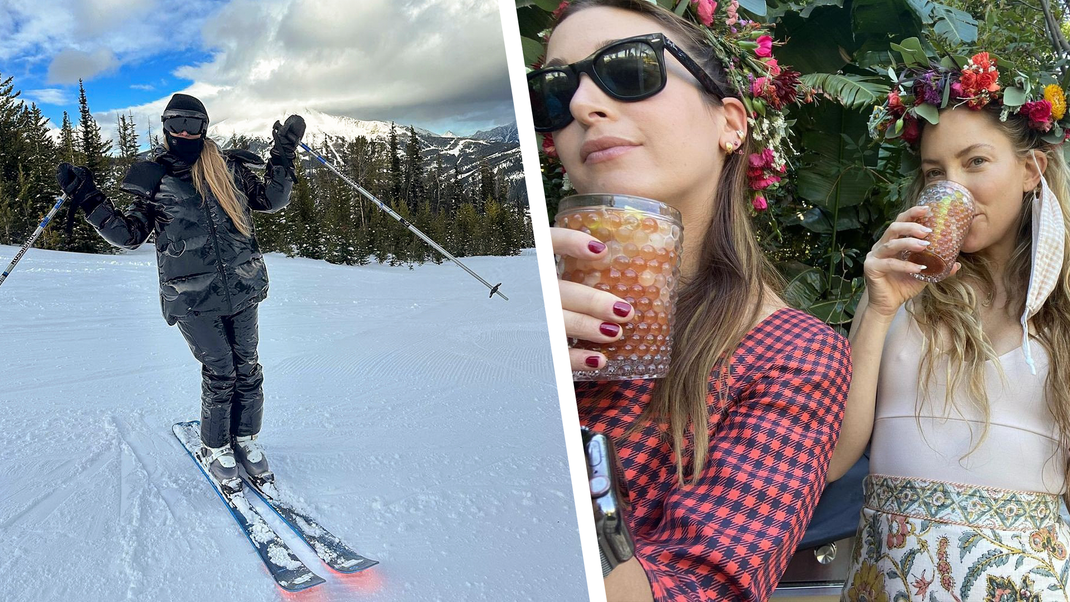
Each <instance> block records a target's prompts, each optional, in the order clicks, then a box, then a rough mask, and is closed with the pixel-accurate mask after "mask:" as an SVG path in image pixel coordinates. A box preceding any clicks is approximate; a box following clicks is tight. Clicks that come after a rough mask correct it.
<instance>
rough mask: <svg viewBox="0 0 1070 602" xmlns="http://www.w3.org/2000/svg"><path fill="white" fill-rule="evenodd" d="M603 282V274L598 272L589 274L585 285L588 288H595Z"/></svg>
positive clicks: (584, 280) (584, 281)
mask: <svg viewBox="0 0 1070 602" xmlns="http://www.w3.org/2000/svg"><path fill="white" fill-rule="evenodd" d="M601 282H602V274H600V273H599V272H597V271H594V272H587V276H586V277H584V279H583V283H584V284H586V285H587V286H595V285H597V284H600V283H601Z"/></svg>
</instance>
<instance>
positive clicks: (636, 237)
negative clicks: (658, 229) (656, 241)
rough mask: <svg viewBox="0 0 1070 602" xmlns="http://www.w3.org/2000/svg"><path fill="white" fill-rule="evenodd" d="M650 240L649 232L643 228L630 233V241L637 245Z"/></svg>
mask: <svg viewBox="0 0 1070 602" xmlns="http://www.w3.org/2000/svg"><path fill="white" fill-rule="evenodd" d="M649 240H650V234H649V233H647V232H644V231H643V230H641V229H640V230H636V231H635V232H633V233H632V242H633V243H635V244H637V245H640V246H642V245H645V244H646V243H647V242H648V241H649Z"/></svg>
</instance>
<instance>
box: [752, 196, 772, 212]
mask: <svg viewBox="0 0 1070 602" xmlns="http://www.w3.org/2000/svg"><path fill="white" fill-rule="evenodd" d="M750 204H751V205H753V206H754V210H755V211H765V210H766V209H768V208H769V203H768V202H767V201H766V200H765V197H764V196H756V197H754V198H753V199H752V200H751V202H750Z"/></svg>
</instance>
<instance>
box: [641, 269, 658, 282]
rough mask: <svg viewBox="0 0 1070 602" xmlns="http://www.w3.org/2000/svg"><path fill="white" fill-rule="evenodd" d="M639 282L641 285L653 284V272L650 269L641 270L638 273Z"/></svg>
mask: <svg viewBox="0 0 1070 602" xmlns="http://www.w3.org/2000/svg"><path fill="white" fill-rule="evenodd" d="M639 284H642V285H643V286H651V285H652V284H654V272H652V271H650V270H643V271H642V272H640V273H639Z"/></svg>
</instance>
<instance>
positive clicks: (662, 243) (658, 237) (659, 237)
mask: <svg viewBox="0 0 1070 602" xmlns="http://www.w3.org/2000/svg"><path fill="white" fill-rule="evenodd" d="M647 242H648V243H649V244H650V246H651V247H654V250H655V251H656V250H657V249H664V248H665V247H666V246H668V245H667V244H666V243H667V242H668V243H669V244H671V241H669V240H668V239H667V238H666V237H665V235H664V234H660V233H658V234H651V235H650V238H649V239H648V241H647Z"/></svg>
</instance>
